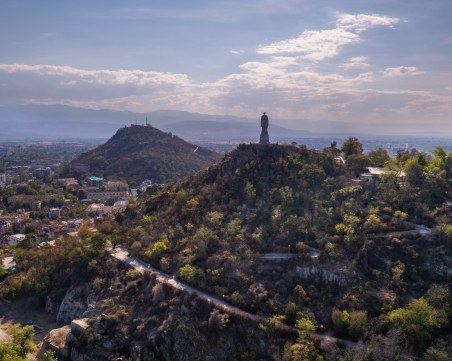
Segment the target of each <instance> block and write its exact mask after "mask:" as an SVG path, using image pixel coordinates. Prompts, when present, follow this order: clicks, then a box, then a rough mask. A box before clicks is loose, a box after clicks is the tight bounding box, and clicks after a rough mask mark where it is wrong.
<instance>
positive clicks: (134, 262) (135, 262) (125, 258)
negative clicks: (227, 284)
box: [110, 247, 296, 331]
mask: <svg viewBox="0 0 452 361" xmlns="http://www.w3.org/2000/svg"><path fill="white" fill-rule="evenodd" d="M110 254H111V255H112V256H113V257H114V258H116V259H118V260H120V261H122V262H125V263H127V264H128V265H130V266H131V267H133V268H134V269H136V270H137V271H139V272H140V273H145V272H148V273H150V274H153V275H155V276H156V279H157V281H158V282H162V283H167V284H169V285H171V286H172V287H174V288H176V289H178V290H181V291H185V292H188V293H192V294H195V295H196V296H198V297H201V298H202V299H204V300H206V301H207V302H209V303H212V304H214V305H215V306H218V307H220V308H221V309H223V310H224V311H226V312H230V313H233V314H236V315H239V316H242V317H245V318H248V319H251V320H253V321H256V322H266V318H265V317H262V316H258V315H255V314H252V313H249V312H246V311H244V310H241V309H240V308H238V307H235V306H233V305H231V304H229V303H227V302H225V301H224V300H222V299H220V298H218V297H215V296H212V295H211V294H208V293H206V292H203V291H200V290H198V289H196V288H193V287H191V286H189V285H187V284H185V283H183V282H180V281H178V280H176V279H175V278H174V276H170V275H168V274H166V273H164V272H162V271H160V270H158V269H157V268H154V267H152V266H150V265H149V264H147V263H145V262H143V261H142V260H140V259H138V258H136V257H134V256H131V255H129V252H127V251H126V250H125V249H123V248H121V247H116V248H115V249H111V250H110ZM288 327H289V326H288ZM293 329H294V330H295V331H296V329H295V328H293Z"/></svg>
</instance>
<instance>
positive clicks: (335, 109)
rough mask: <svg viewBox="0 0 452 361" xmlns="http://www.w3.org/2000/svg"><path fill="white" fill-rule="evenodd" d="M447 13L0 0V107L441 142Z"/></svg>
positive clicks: (436, 7) (343, 5)
mask: <svg viewBox="0 0 452 361" xmlns="http://www.w3.org/2000/svg"><path fill="white" fill-rule="evenodd" d="M450 14H452V2H451V1H450V0H433V1H429V2H426V1H425V0H410V1H406V0H391V1H386V0H382V1H376V0H359V1H358V0H353V1H352V0H346V1H322V0H316V1H312V0H311V1H304V0H272V1H270V0H247V1H243V0H240V1H239V0H227V1H226V0H224V1H215V0H210V1H207V0H205V1H200V0H192V1H170V0H166V1H163V0H162V1H160V0H154V1H116V0H108V1H63V0H59V1H56V0H55V1H46V0H40V1H31V0H30V1H21V0H0V30H1V31H0V48H1V49H2V51H1V52H0V105H10V104H30V103H33V104H68V105H74V106H82V107H89V108H109V109H119V110H133V111H139V112H148V111H152V110H158V109H176V110H186V111H194V112H199V113H207V114H231V115H236V116H246V117H253V118H258V117H259V114H260V113H261V112H262V111H267V113H268V114H269V115H270V119H271V120H272V119H275V120H279V121H280V122H282V123H283V124H285V125H286V126H290V127H293V128H298V129H302V128H303V119H309V120H318V121H321V120H329V121H338V122H346V123H351V124H358V123H359V124H360V125H361V126H362V124H363V122H364V123H365V124H367V125H368V127H369V130H370V131H375V132H381V130H385V132H387V130H388V129H393V130H394V132H406V133H413V132H419V133H438V134H443V135H447V134H449V135H451V134H452V121H451V120H452V119H451V118H452V117H451V115H452V21H450ZM283 120H284V121H283Z"/></svg>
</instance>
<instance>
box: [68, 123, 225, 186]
mask: <svg viewBox="0 0 452 361" xmlns="http://www.w3.org/2000/svg"><path fill="white" fill-rule="evenodd" d="M218 159H219V155H218V154H216V153H214V152H212V151H210V150H208V149H205V148H201V147H199V148H198V147H197V146H196V145H193V144H190V143H187V142H186V141H184V140H182V139H180V138H178V137H176V136H173V135H172V134H171V133H165V132H162V131H160V130H158V129H156V128H154V127H151V126H140V125H132V126H131V127H124V128H121V129H119V130H118V131H117V132H116V134H115V135H114V136H113V137H112V138H110V139H109V140H108V141H107V142H106V143H105V144H103V145H101V146H99V147H97V148H95V149H93V150H91V151H88V152H86V153H84V154H82V155H80V156H79V157H78V158H76V159H75V160H73V161H72V162H71V163H70V164H69V166H68V167H66V169H64V170H63V172H62V174H63V175H64V176H72V175H77V176H81V175H83V174H84V173H89V174H95V175H97V176H103V177H116V178H121V179H126V180H127V181H128V182H129V183H132V184H135V185H136V184H137V183H139V182H141V181H143V180H145V179H152V180H153V181H154V182H156V183H168V182H173V181H175V180H178V179H181V178H183V177H186V176H188V175H191V174H194V173H196V172H197V171H199V170H202V169H204V168H206V167H208V166H209V165H211V164H212V163H213V162H215V161H216V160H218Z"/></svg>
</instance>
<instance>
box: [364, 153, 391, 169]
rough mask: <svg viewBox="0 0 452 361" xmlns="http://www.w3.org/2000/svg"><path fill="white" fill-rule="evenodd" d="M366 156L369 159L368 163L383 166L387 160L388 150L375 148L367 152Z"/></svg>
mask: <svg viewBox="0 0 452 361" xmlns="http://www.w3.org/2000/svg"><path fill="white" fill-rule="evenodd" d="M367 158H368V159H369V164H370V165H372V166H377V167H383V166H384V165H385V164H386V162H387V161H388V160H389V158H390V156H389V154H388V151H387V150H386V149H383V148H377V149H374V150H372V151H370V152H369V153H368V154H367Z"/></svg>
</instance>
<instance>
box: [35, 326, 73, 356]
mask: <svg viewBox="0 0 452 361" xmlns="http://www.w3.org/2000/svg"><path fill="white" fill-rule="evenodd" d="M70 332H71V327H70V326H64V327H61V328H56V329H54V330H52V331H50V332H49V333H48V334H47V336H46V337H45V338H44V344H43V347H42V349H41V351H40V353H43V352H44V351H45V350H51V351H53V352H54V353H55V355H57V356H58V358H59V359H65V358H67V357H68V356H69V353H68V348H67V347H66V340H67V336H68V334H69V333H70Z"/></svg>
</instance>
